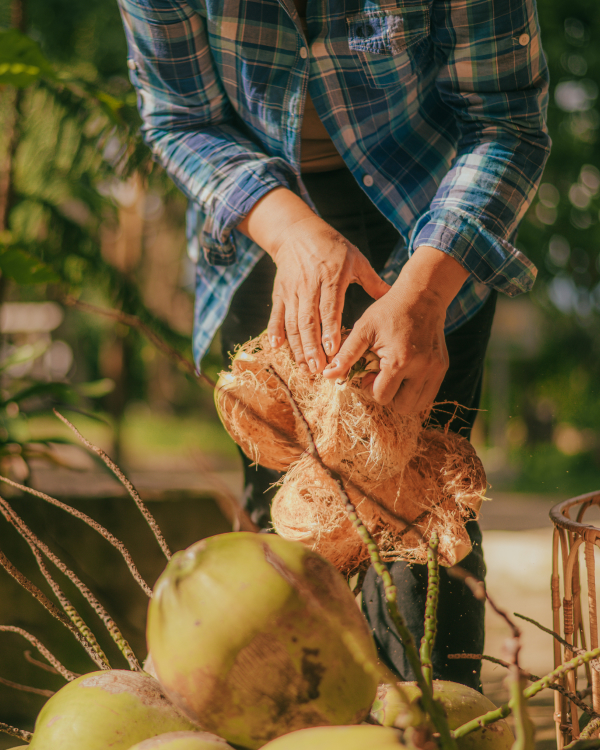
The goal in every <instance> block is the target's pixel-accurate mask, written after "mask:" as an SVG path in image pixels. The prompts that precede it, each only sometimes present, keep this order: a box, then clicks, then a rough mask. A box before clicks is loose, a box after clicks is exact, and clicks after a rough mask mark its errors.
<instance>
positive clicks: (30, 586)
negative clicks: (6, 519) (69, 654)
mask: <svg viewBox="0 0 600 750" xmlns="http://www.w3.org/2000/svg"><path fill="white" fill-rule="evenodd" d="M0 565H2V567H3V568H4V570H6V572H7V573H8V574H9V575H10V576H12V577H13V578H14V579H15V581H17V583H18V584H20V585H21V586H22V587H23V588H24V589H25V590H26V591H28V592H29V593H30V594H31V595H32V596H33V597H34V598H35V599H37V600H38V602H39V603H40V604H41V605H42V606H43V607H45V608H46V609H47V610H48V612H50V614H51V615H52V616H53V617H55V618H56V619H57V620H58V621H59V622H61V623H62V624H63V625H64V626H65V627H66V628H67V629H68V630H69V631H70V632H71V633H72V634H73V635H74V636H75V638H76V640H77V642H78V643H79V644H80V645H81V646H83V648H84V649H85V651H86V653H87V655H88V656H89V657H90V659H91V660H92V661H93V662H94V663H95V664H96V666H98V667H99V669H109V668H110V667H107V666H106V664H105V663H104V661H103V660H102V659H101V658H99V656H98V654H96V652H95V651H94V649H93V648H92V647H91V646H90V645H89V643H88V642H87V640H86V639H85V638H84V637H83V636H82V635H81V633H80V632H79V630H78V629H77V628H76V627H75V625H73V623H72V622H71V620H69V618H68V617H65V615H63V613H62V612H61V611H60V610H59V609H58V608H57V607H56V606H55V605H54V604H53V603H52V602H51V601H50V599H48V597H47V596H46V594H44V592H43V591H41V590H40V589H39V588H38V587H37V586H36V585H35V584H34V583H32V582H31V581H30V580H29V579H28V578H27V577H26V576H24V575H23V573H21V572H20V571H19V570H17V568H15V566H14V565H13V564H12V563H11V562H10V560H9V559H8V558H7V557H6V555H5V554H4V552H2V551H1V550H0Z"/></svg>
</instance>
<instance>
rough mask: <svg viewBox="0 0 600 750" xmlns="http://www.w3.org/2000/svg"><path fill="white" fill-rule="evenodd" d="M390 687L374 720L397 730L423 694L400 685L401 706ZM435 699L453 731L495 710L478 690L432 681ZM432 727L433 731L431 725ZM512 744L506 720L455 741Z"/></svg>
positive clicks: (469, 748) (478, 746)
mask: <svg viewBox="0 0 600 750" xmlns="http://www.w3.org/2000/svg"><path fill="white" fill-rule="evenodd" d="M389 687H390V686H388V685H380V686H379V688H378V690H377V700H376V701H375V703H374V704H373V709H372V711H371V717H372V718H373V719H374V720H375V721H377V722H379V723H380V724H383V725H384V726H394V725H395V724H396V723H397V722H398V720H400V723H402V724H403V722H404V720H405V718H406V715H407V713H408V712H410V710H411V707H414V708H415V710H417V711H420V709H419V706H418V701H419V700H420V698H421V690H420V688H419V687H417V685H416V683H414V682H400V683H398V688H399V689H400V691H401V696H402V699H403V700H404V699H406V700H407V701H408V706H407V705H406V704H404V703H401V702H399V700H398V694H397V693H396V691H390V689H389ZM433 696H434V698H437V699H438V700H439V701H440V702H441V704H442V706H443V707H444V709H445V712H446V716H447V718H448V725H449V727H450V729H457V728H458V727H460V726H462V725H463V724H466V723H467V722H468V721H471V720H473V719H476V718H477V717H478V716H482V715H483V714H485V713H487V712H488V711H493V710H494V709H495V708H496V706H495V705H494V704H493V703H492V702H491V700H490V699H489V698H486V697H485V696H484V695H482V694H481V693H480V692H478V691H477V690H473V688H470V687H467V686H466V685H461V684H459V683H457V682H449V681H447V680H434V681H433ZM407 709H408V711H407ZM403 725H404V724H403ZM430 727H431V728H432V729H433V726H432V725H431V724H430ZM513 743H514V737H513V733H512V731H511V729H510V727H509V726H508V724H507V723H506V722H505V721H504V720H501V721H497V722H494V724H490V725H489V726H487V727H482V728H481V729H477V730H476V731H475V732H471V734H468V735H466V736H465V737H461V738H460V739H457V740H456V744H457V745H458V750H510V749H511V748H512V746H513ZM273 750H278V749H276V748H274V749H273ZM282 750H283V748H282ZM286 750H287V749H286ZM290 750H291V749H290Z"/></svg>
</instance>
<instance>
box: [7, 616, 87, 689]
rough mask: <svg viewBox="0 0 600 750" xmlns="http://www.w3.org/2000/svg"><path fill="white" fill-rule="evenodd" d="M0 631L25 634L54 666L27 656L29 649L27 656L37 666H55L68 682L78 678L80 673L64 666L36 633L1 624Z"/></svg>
mask: <svg viewBox="0 0 600 750" xmlns="http://www.w3.org/2000/svg"><path fill="white" fill-rule="evenodd" d="M0 632H4V633H17V634H18V635H21V636H23V638H25V639H26V640H28V641H29V643H31V645H32V646H35V648H36V649H37V650H38V651H39V652H40V654H41V655H42V656H43V657H44V658H45V659H47V660H48V662H49V663H50V664H51V665H52V667H48V666H46V665H45V664H42V663H41V662H37V661H35V660H34V659H33V657H27V654H28V653H29V651H26V652H25V658H26V659H28V661H31V662H32V663H33V662H35V663H36V664H37V666H39V667H43V668H44V669H52V668H54V671H56V672H57V673H58V674H60V675H61V676H62V677H64V678H65V680H67V682H71V681H72V680H75V679H77V677H78V675H76V674H75V673H74V672H71V671H70V670H69V669H67V668H66V667H64V666H63V665H62V664H61V663H60V662H59V661H58V659H57V658H56V656H54V654H52V653H50V651H49V650H48V649H47V648H46V646H44V644H43V643H42V642H41V641H39V640H38V639H37V638H36V637H35V636H34V635H32V634H31V633H28V632H27V631H26V630H23V628H18V627H16V626H15V625H0Z"/></svg>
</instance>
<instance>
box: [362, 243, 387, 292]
mask: <svg viewBox="0 0 600 750" xmlns="http://www.w3.org/2000/svg"><path fill="white" fill-rule="evenodd" d="M355 274H356V281H357V283H358V284H360V285H361V286H362V288H363V289H364V290H365V292H366V293H367V294H368V295H369V296H370V297H373V299H379V298H380V297H383V295H384V294H385V293H386V292H388V291H389V290H390V288H391V287H390V285H389V284H386V283H385V281H384V280H383V279H381V278H380V277H379V275H378V274H377V271H375V269H374V268H373V266H372V265H371V264H370V263H369V261H368V260H367V259H366V258H365V256H364V255H362V253H361V254H360V259H359V261H358V262H357V265H356V269H355Z"/></svg>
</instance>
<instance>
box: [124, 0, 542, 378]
mask: <svg viewBox="0 0 600 750" xmlns="http://www.w3.org/2000/svg"><path fill="white" fill-rule="evenodd" d="M119 4H120V9H121V13H122V16H123V20H124V24H125V30H126V34H127V40H128V45H129V59H128V66H129V68H130V75H131V80H132V83H133V85H134V86H135V88H136V89H137V92H138V105H139V110H140V113H141V116H142V120H143V128H142V129H143V133H144V137H145V139H146V142H147V143H148V144H149V145H150V147H151V148H152V150H153V152H154V154H155V157H156V158H157V159H158V160H159V161H160V162H161V163H162V164H163V165H164V166H165V168H166V169H167V171H168V172H169V174H170V175H171V177H172V178H173V180H174V181H175V182H176V183H177V185H179V187H180V188H181V189H182V190H183V192H184V193H185V194H186V195H187V197H188V198H189V199H190V203H189V210H188V216H187V227H188V241H189V249H190V253H191V255H192V257H193V258H194V259H195V261H196V263H197V282H196V305H195V325H194V356H195V359H196V361H197V362H198V363H199V361H200V359H201V358H202V356H203V354H204V352H205V351H206V350H207V348H208V346H209V345H210V341H211V339H212V338H213V336H214V333H215V331H216V330H217V328H218V327H219V325H220V324H221V322H222V321H223V318H224V317H225V315H226V312H227V309H228V306H229V304H230V301H231V297H232V295H233V293H234V291H235V290H236V289H237V287H238V286H239V285H240V283H241V282H242V281H243V280H244V278H246V276H247V275H248V274H249V272H250V271H251V269H252V267H253V266H254V264H255V263H256V261H257V260H258V259H259V258H260V256H261V254H262V252H263V251H262V250H261V249H260V248H259V247H258V246H257V245H255V244H254V243H252V242H251V241H250V240H249V239H248V238H246V237H245V236H244V235H242V234H241V233H240V232H238V231H237V230H236V227H237V225H238V224H239V223H240V221H241V220H242V219H243V218H244V216H246V214H247V213H248V212H249V211H250V209H251V208H252V206H253V205H254V204H255V203H256V201H257V200H258V199H259V198H260V197H261V196H263V195H264V194H265V193H266V192H268V191H269V190H271V189H273V188H275V187H277V186H280V185H284V186H287V187H289V188H291V189H292V190H295V191H296V192H298V193H299V194H300V195H301V196H302V197H303V198H304V199H305V200H306V201H307V203H308V204H309V205H311V206H312V203H311V200H310V197H309V196H308V194H307V191H306V189H305V187H304V185H303V183H302V178H301V175H300V127H301V122H302V114H303V108H304V102H305V98H306V91H307V90H308V91H310V95H311V97H312V99H313V101H314V104H315V107H316V109H317V112H318V114H319V116H320V118H321V120H322V122H323V124H324V125H325V127H326V129H327V131H328V133H329V134H330V136H331V138H332V140H333V142H334V144H335V146H336V148H337V150H338V151H339V153H340V154H341V156H342V157H343V159H344V161H345V163H346V165H347V166H348V167H349V169H350V170H351V171H352V173H353V175H354V177H355V178H356V180H357V181H358V182H359V184H360V185H361V186H362V187H363V189H364V190H365V192H366V193H367V195H368V196H369V198H370V199H371V200H372V201H373V203H374V204H375V205H376V206H377V207H378V208H379V210H380V211H381V212H382V213H383V214H384V215H385V216H386V217H387V219H389V221H390V222H392V224H394V225H395V226H396V228H397V229H398V230H399V231H400V233H401V234H402V236H403V237H404V239H405V243H404V244H403V246H402V247H398V248H397V250H396V251H395V252H394V253H393V255H392V257H391V258H390V260H389V262H388V264H387V266H386V268H385V269H384V271H383V272H382V276H383V277H384V278H385V280H386V281H388V282H389V283H391V282H393V280H394V279H395V278H396V277H397V275H398V273H399V271H400V269H401V268H402V266H403V264H404V263H405V262H406V260H407V259H408V257H409V255H410V254H411V253H412V252H414V251H415V250H416V249H417V248H418V247H419V246H422V245H430V246H433V247H437V248H439V249H440V250H442V251H444V252H445V253H448V254H449V255H451V256H453V257H454V258H456V260H458V261H459V262H460V263H461V264H462V265H463V266H464V267H465V268H466V269H467V270H469V271H470V276H469V278H468V279H467V281H466V282H465V284H464V285H463V287H462V289H461V291H460V292H459V294H458V296H457V297H456V298H455V300H454V301H453V302H452V303H451V305H450V307H449V309H448V313H447V318H446V331H447V332H450V331H452V330H454V329H456V328H457V327H458V326H460V325H461V324H462V323H463V322H464V321H465V320H467V319H468V318H469V317H471V316H472V315H473V314H474V313H475V312H476V311H477V310H478V309H479V308H480V307H481V305H482V304H483V302H484V301H485V299H486V297H487V295H488V294H489V291H490V288H495V289H498V290H499V291H501V292H504V293H506V294H508V295H509V296H513V295H516V294H519V293H520V292H524V291H527V290H529V289H530V288H531V287H532V285H533V282H534V280H535V275H536V269H535V266H534V265H533V264H532V263H531V262H530V261H529V260H528V259H527V258H526V257H525V256H524V255H523V254H522V253H521V252H519V250H517V249H516V248H515V247H514V246H513V245H512V244H511V238H512V237H514V235H515V231H516V228H517V225H518V223H519V221H520V219H521V218H522V217H523V215H524V213H525V211H526V210H527V208H528V206H529V204H530V202H531V200H532V198H533V196H534V193H535V190H536V188H537V184H538V183H539V180H540V178H541V174H542V171H543V167H544V163H545V160H546V158H547V155H548V151H549V145H550V141H549V138H548V134H547V130H546V125H545V108H546V104H547V92H548V73H547V67H546V63H545V59H544V55H543V52H542V49H541V45H540V31H539V25H538V20H537V14H536V8H535V0H308V9H307V22H308V33H307V35H306V36H305V34H304V33H303V31H302V27H301V25H300V21H299V18H298V14H297V12H296V9H295V7H294V4H293V0H119ZM313 207H314V206H313Z"/></svg>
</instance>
